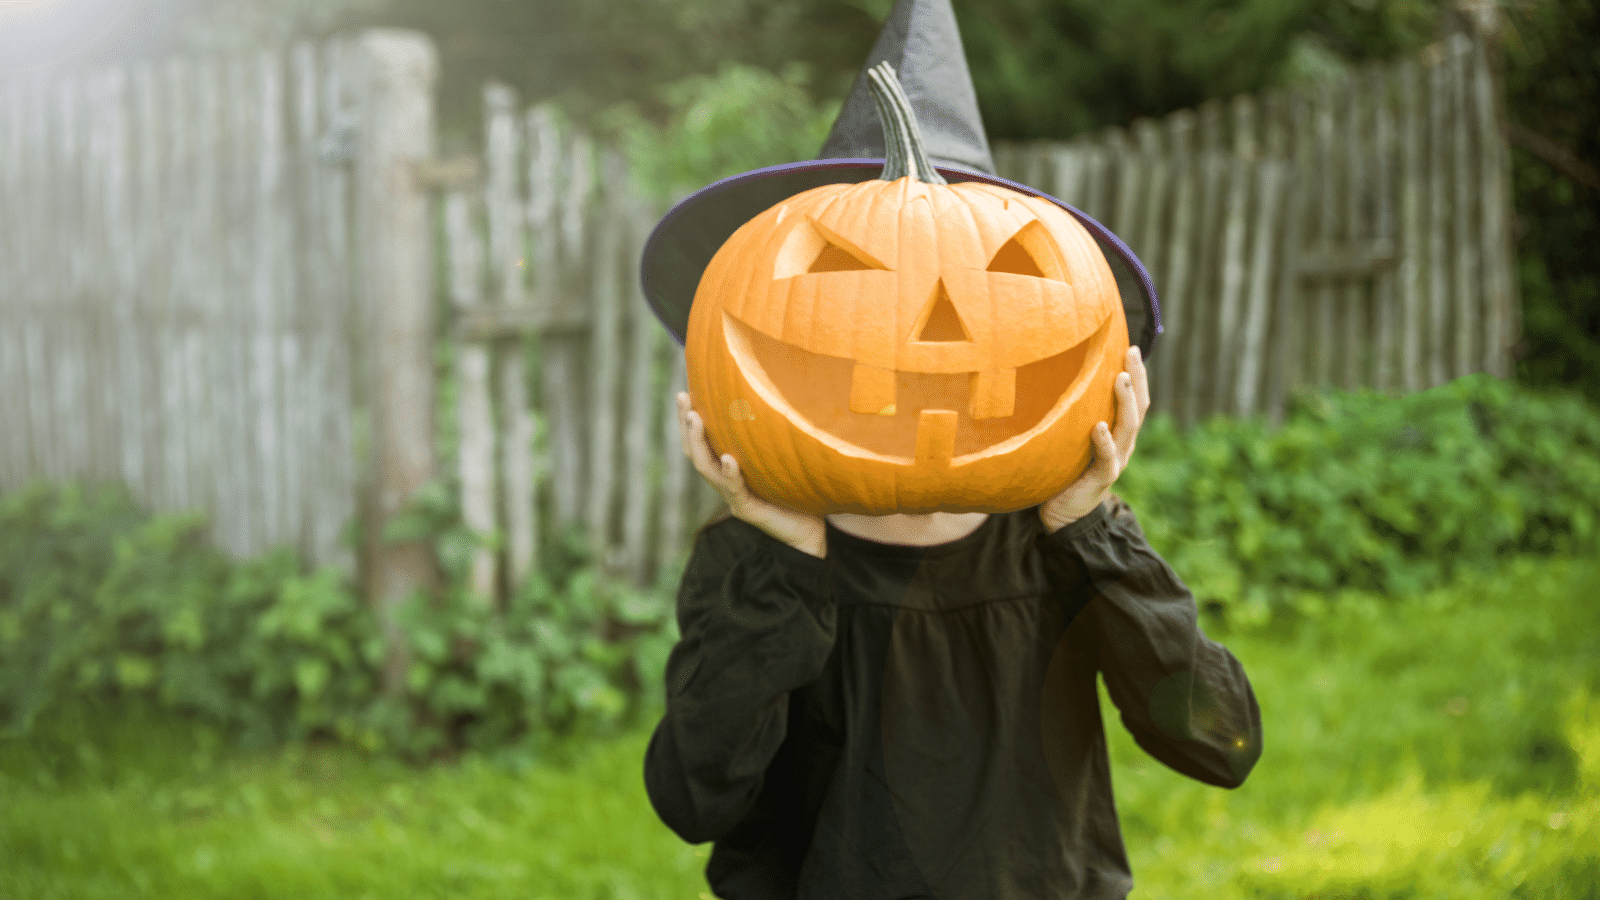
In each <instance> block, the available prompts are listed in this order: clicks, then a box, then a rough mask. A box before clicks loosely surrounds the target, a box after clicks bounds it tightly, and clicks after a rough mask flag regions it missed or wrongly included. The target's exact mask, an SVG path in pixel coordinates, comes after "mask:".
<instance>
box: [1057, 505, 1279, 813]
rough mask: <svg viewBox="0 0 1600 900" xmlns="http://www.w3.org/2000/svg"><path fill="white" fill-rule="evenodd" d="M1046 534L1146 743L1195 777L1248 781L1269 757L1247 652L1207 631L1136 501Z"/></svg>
mask: <svg viewBox="0 0 1600 900" xmlns="http://www.w3.org/2000/svg"><path fill="white" fill-rule="evenodd" d="M1039 540H1040V545H1039V546H1040V552H1041V554H1042V555H1043V558H1044V562H1045V570H1046V572H1047V574H1048V575H1049V577H1050V579H1051V582H1052V585H1053V586H1054V587H1055V588H1056V589H1057V590H1059V591H1060V592H1062V594H1063V596H1065V597H1068V598H1072V600H1075V601H1076V603H1077V604H1081V612H1079V613H1078V620H1076V621H1074V624H1073V627H1074V628H1075V629H1083V632H1082V634H1083V639H1084V640H1085V641H1086V642H1087V643H1088V644H1090V645H1092V646H1093V648H1094V653H1095V655H1096V657H1097V658H1098V661H1099V668H1100V672H1101V675H1102V677H1103V678H1104V679H1105V682H1106V693H1108V694H1110V696H1111V700H1112V702H1114V703H1115V704H1116V705H1117V709H1118V710H1120V711H1121V713H1122V724H1123V726H1124V727H1126V728H1127V729H1128V732H1129V733H1130V734H1132V735H1133V738H1134V740H1135V741H1137V742H1138V744H1139V746H1140V747H1143V748H1144V750H1145V752H1146V753H1149V754H1150V755H1151V756H1153V757H1155V758H1156V759H1158V760H1160V761H1161V762H1162V763H1165V764H1166V765H1167V766H1169V767H1171V768H1172V769H1174V770H1175V771H1177V772H1180V773H1182V774H1184V775H1187V776H1189V777H1190V778H1194V779H1197V780H1199V781H1203V782H1205V783H1207V784H1212V785H1216V786H1218V787H1229V788H1232V787H1238V786H1239V785H1240V784H1243V783H1244V779H1245V776H1246V775H1248V774H1249V773H1250V770H1251V769H1252V768H1254V766H1255V764H1256V760H1257V759H1258V758H1260V756H1261V710H1260V708H1259V707H1258V706H1257V704H1256V697H1255V692H1254V691H1253V690H1252V689H1251V687H1250V680H1249V679H1248V678H1247V677H1245V672H1244V667H1243V666H1242V665H1240V663H1239V660H1237V659H1235V658H1234V656H1233V654H1232V653H1230V652H1229V651H1228V649H1227V648H1226V647H1224V646H1222V645H1221V644H1219V643H1217V642H1216V641H1213V640H1211V639H1210V638H1208V637H1206V636H1205V634H1204V633H1203V632H1202V631H1201V630H1200V625H1199V615H1198V611H1197V609H1196V607H1195V602H1194V595H1193V594H1192V593H1190V591H1189V588H1188V587H1187V586H1185V585H1184V583H1183V582H1182V581H1181V580H1179V578H1178V576H1177V574H1176V573H1175V572H1173V571H1172V569H1171V568H1170V567H1169V566H1168V565H1167V564H1166V561H1165V560H1163V559H1162V558H1161V557H1160V556H1159V555H1157V554H1156V552H1155V550H1153V549H1151V547H1150V545H1149V543H1147V542H1146V541H1145V536H1144V532H1143V530H1142V529H1140V527H1139V521H1138V519H1137V518H1135V517H1134V514H1133V510H1132V509H1130V508H1129V507H1128V505H1127V504H1126V503H1124V502H1123V501H1122V499H1121V498H1120V497H1117V496H1116V495H1114V494H1113V495H1112V496H1111V498H1110V499H1109V500H1107V501H1106V502H1105V503H1102V504H1101V505H1100V507H1099V508H1097V509H1096V510H1095V511H1094V512H1092V513H1090V514H1089V515H1087V516H1085V517H1083V518H1082V519H1079V520H1077V521H1076V522H1073V523H1071V524H1069V525H1067V526H1065V527H1063V528H1060V529H1058V530H1056V531H1055V532H1054V533H1051V534H1046V535H1043V536H1041V537H1040V539H1039ZM1069 602H1070V601H1069Z"/></svg>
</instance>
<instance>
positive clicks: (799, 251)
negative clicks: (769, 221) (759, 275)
mask: <svg viewBox="0 0 1600 900" xmlns="http://www.w3.org/2000/svg"><path fill="white" fill-rule="evenodd" d="M883 268H885V266H884V265H883V264H882V263H880V262H878V261H877V260H875V259H873V258H872V257H871V255H869V254H868V253H867V252H866V251H865V250H862V249H861V248H860V247H857V246H855V245H854V244H852V243H850V242H849V241H847V240H845V239H844V238H842V237H840V236H839V235H837V234H834V233H833V232H832V231H830V230H828V229H827V228H825V227H824V226H822V225H820V224H818V223H817V222H816V220H814V219H806V220H804V221H802V222H800V223H799V224H797V225H796V226H795V227H794V229H793V230H792V231H790V232H789V234H788V236H786V237H785V238H784V239H783V246H782V247H780V248H778V254H777V258H776V259H775V260H774V261H773V267H772V277H773V278H793V277H794V276H796V275H810V274H812V273H814V272H853V271H860V270H862V269H883Z"/></svg>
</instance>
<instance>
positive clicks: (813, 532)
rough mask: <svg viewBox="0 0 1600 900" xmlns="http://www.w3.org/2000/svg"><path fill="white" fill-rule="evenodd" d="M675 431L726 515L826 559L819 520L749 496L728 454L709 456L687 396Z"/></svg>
mask: <svg viewBox="0 0 1600 900" xmlns="http://www.w3.org/2000/svg"><path fill="white" fill-rule="evenodd" d="M678 429H679V431H680V432H681V434H682V435H683V455H684V456H687V457H689V460H690V461H691V462H693V463H694V467H695V471H697V472H699V473H700V475H701V477H703V478H705V480H706V481H709V482H711V486H712V487H714V488H716V489H717V493H719V494H721V495H722V499H723V500H725V501H727V504H728V510H729V511H730V512H732V513H733V514H734V515H735V516H738V517H739V518H741V519H743V520H745V521H746V522H749V523H750V524H751V525H754V526H755V527H757V528H759V529H761V530H762V531H765V532H766V533H767V534H770V535H772V536H773V537H775V538H777V539H778V540H780V541H783V542H784V543H785V544H788V545H789V546H791V547H795V548H797V549H799V550H802V551H804V552H806V553H809V554H811V555H812V556H816V557H819V558H820V557H826V556H827V534H828V529H827V525H826V524H825V523H824V522H823V519H822V517H821V516H813V515H809V514H806V513H801V512H796V511H795V510H792V509H789V508H787V507H783V506H778V505H777V504H775V503H769V502H767V501H765V500H762V499H761V498H760V497H757V496H756V495H754V494H752V493H750V489H749V488H747V487H745V484H744V476H743V475H742V474H740V473H739V463H738V461H737V460H735V459H734V458H733V455H732V454H723V456H722V459H721V460H720V461H719V460H717V459H716V458H715V457H713V456H712V454H711V444H710V442H708V441H707V440H706V432H705V424H704V423H703V422H701V421H700V414H699V413H697V412H695V411H694V409H693V408H691V407H690V405H689V395H688V394H686V393H682V392H679V394H678Z"/></svg>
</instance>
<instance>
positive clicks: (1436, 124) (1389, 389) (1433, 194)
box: [995, 34, 1520, 425]
mask: <svg viewBox="0 0 1600 900" xmlns="http://www.w3.org/2000/svg"><path fill="white" fill-rule="evenodd" d="M1500 96H1501V90H1500V88H1499V86H1498V84H1497V83H1496V81H1495V74H1494V72H1493V71H1492V70H1491V68H1490V67H1489V65H1488V62H1487V59H1486V54H1485V50H1484V48H1483V46H1482V45H1481V44H1478V43H1475V42H1474V41H1472V40H1471V39H1469V38H1467V37H1466V36H1464V35H1459V34H1458V35H1456V36H1454V37H1453V38H1451V39H1450V40H1448V41H1446V42H1443V43H1441V44H1439V45H1436V46H1435V47H1434V48H1432V49H1431V50H1430V51H1429V52H1428V53H1425V54H1424V55H1423V56H1422V58H1421V59H1410V60H1405V61H1402V62H1400V63H1398V64H1389V65H1378V66H1372V67H1370V68H1368V69H1366V70H1364V71H1363V72H1361V73H1360V74H1359V75H1358V76H1356V77H1352V78H1349V79H1347V80H1345V81H1343V82H1341V83H1335V84H1328V85H1326V86H1324V87H1322V88H1320V89H1318V90H1315V91H1312V92H1307V93H1281V92H1279V93H1268V94H1266V95H1263V96H1259V97H1254V96H1241V97H1235V98H1233V100H1232V101H1231V102H1229V103H1221V102H1213V103H1208V104H1206V105H1204V106H1202V107H1200V108H1199V109H1198V110H1183V111H1180V112H1176V113H1173V114H1171V115H1169V116H1167V117H1165V118H1164V119H1161V120H1160V121H1151V120H1144V121H1140V122H1136V123H1134V124H1133V125H1132V126H1131V128H1129V129H1127V130H1123V129H1110V130H1108V131H1106V132H1103V133H1100V134H1096V135H1093V136H1090V137H1087V138H1084V139H1081V140H1077V141H1071V142H1065V143H1052V142H1044V143H1032V144H1022V145H999V146H997V147H996V152H995V161H996V167H997V169H998V170H999V173H1000V174H1001V175H1004V176H1006V177H1009V178H1012V179H1014V180H1018V181H1021V182H1023V183H1025V184H1029V185H1032V186H1034V187H1037V188H1039V189H1041V190H1044V191H1046V192H1047V193H1050V194H1052V195H1054V196H1056V197H1059V198H1061V199H1062V200H1065V201H1066V202H1068V203H1071V204H1073V205H1074V206H1077V207H1079V208H1080V209H1082V210H1083V211H1084V212H1087V213H1089V214H1090V215H1092V216H1094V217H1095V218H1096V219H1098V220H1100V221H1101V222H1103V223H1105V224H1106V225H1108V226H1109V227H1110V228H1111V229H1112V230H1113V231H1115V232H1116V233H1117V234H1118V235H1119V236H1120V237H1122V238H1123V240H1124V241H1126V242H1127V243H1128V245H1129V246H1130V247H1131V248H1132V249H1133V250H1134V252H1135V253H1137V254H1138V255H1139V257H1140V259H1141V260H1142V261H1143V262H1144V263H1145V265H1146V267H1147V268H1148V269H1149V270H1150V272H1151V274H1152V276H1153V277H1154V279H1155V284H1156V286H1157V290H1158V291H1159V292H1160V299H1161V317H1162V324H1163V326H1164V328H1165V333H1164V334H1163V335H1162V337H1161V338H1160V340H1159V342H1158V344H1157V347H1156V351H1155V353H1154V354H1153V355H1152V359H1151V364H1150V376H1151V397H1152V399H1151V408H1152V410H1157V411H1167V412H1170V413H1172V414H1174V415H1175V416H1177V417H1178V419H1179V421H1180V422H1182V423H1184V424H1185V425H1187V424H1191V423H1193V422H1196V421H1198V420H1200V419H1202V418H1205V417H1206V416H1209V415H1213V414H1223V415H1230V416H1247V415H1256V414H1261V415H1265V416H1267V417H1268V418H1269V419H1270V420H1271V421H1272V422H1274V423H1276V422H1278V421H1280V420H1281V417H1282V415H1283V412H1284V410H1285V408H1286V404H1287V402H1288V400H1289V399H1290V398H1291V396H1292V395H1293V393H1294V392H1295V391H1296V390H1298V389H1311V390H1324V389H1329V388H1339V389H1343V390H1356V389H1361V388H1366V389H1371V390H1377V391H1383V392H1386V393H1390V394H1394V393H1398V392H1411V391H1417V390H1423V389H1426V388H1429V387H1433V386H1435V385H1438V384H1441V383H1443V382H1445V381H1448V380H1450V379H1453V378H1457V377H1460V376H1462V375H1466V374H1468V373H1471V372H1478V371H1485V372H1490V373H1493V374H1494V375H1496V376H1500V377H1505V376H1507V375H1508V374H1509V373H1510V372H1511V365H1512V364H1511V357H1510V354H1511V347H1512V345H1513V344H1514V343H1515V340H1516V336H1517V334H1518V332H1519V329H1520V324H1519V319H1518V304H1517V298H1516V294H1515V280H1514V278H1513V274H1512V273H1513V255H1512V242H1511V236H1510V221H1511V216H1510V183H1509V179H1510V173H1509V162H1508V157H1507V151H1506V146H1505V138H1504V135H1503V133H1502V128H1501V122H1502V116H1501V113H1500V110H1499V109H1498V108H1497V104H1498V103H1499V102H1500Z"/></svg>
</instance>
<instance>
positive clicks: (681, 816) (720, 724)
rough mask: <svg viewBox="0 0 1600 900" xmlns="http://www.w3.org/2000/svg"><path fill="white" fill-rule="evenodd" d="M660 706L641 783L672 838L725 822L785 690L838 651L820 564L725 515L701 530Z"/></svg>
mask: <svg viewBox="0 0 1600 900" xmlns="http://www.w3.org/2000/svg"><path fill="white" fill-rule="evenodd" d="M678 630H679V634H680V638H679V640H678V643H677V645H676V646H674V647H673V649H672V653H671V655H670V656H669V657H668V658H667V667H666V681H667V685H666V697H667V705H666V715H665V716H664V717H663V718H662V720H661V722H660V724H658V725H657V726H656V730H655V733H654V735H652V736H651V738H650V746H649V749H648V750H647V751H646V752H645V764H644V780H645V790H646V792H647V793H648V794H649V796H650V804H651V805H652V806H653V807H655V810H656V814H657V815H658V816H660V817H661V821H662V822H664V823H666V825H667V827H668V828H671V829H672V830H673V831H674V832H676V833H677V835H678V836H679V837H681V838H683V839H684V840H685V841H687V842H688V843H691V844H699V843H703V842H705V841H709V840H715V839H717V838H718V837H720V836H722V835H724V834H726V833H727V832H728V831H730V830H732V829H733V827H734V826H735V825H737V824H738V823H739V821H740V820H741V819H742V818H743V817H744V816H745V814H746V813H747V812H749V810H750V808H751V807H752V806H753V805H754V804H755V802H756V798H757V797H758V796H759V795H760V793H761V787H762V783H763V781H764V779H765V777H766V770H767V765H768V764H769V763H770V762H771V761H772V758H773V756H774V755H776V754H777V752H778V748H779V747H780V746H781V745H782V744H783V739H784V736H785V734H786V728H787V724H788V723H787V718H788V709H789V703H788V699H789V692H790V691H792V690H794V689H796V688H799V687H802V686H804V685H806V684H809V683H811V682H812V681H813V680H815V679H816V677H817V676H818V675H819V674H820V673H821V672H822V668H823V666H824V665H825V664H826V663H827V660H828V655H829V654H830V653H831V652H832V650H833V640H834V604H833V599H832V596H831V594H830V593H829V589H828V580H827V561H826V560H823V559H820V558H818V557H815V556H812V555H811V554H809V553H806V552H804V551H801V550H797V549H795V548H794V547H791V546H789V545H788V544H785V543H783V542H782V541H779V540H776V539H774V538H772V537H770V536H769V535H767V534H765V533H764V532H762V531H761V530H759V529H757V528H755V527H754V526H752V525H750V524H749V523H747V522H744V521H742V520H739V519H728V520H726V521H723V522H719V523H716V524H715V525H712V526H708V527H707V528H705V529H703V530H702V531H701V533H700V536H699V537H698V538H697V539H696V541H695V546H694V550H693V552H692V553H691V554H690V557H689V562H688V565H687V566H686V567H685V571H684V575H683V580H682V582H681V583H680V584H679V588H678Z"/></svg>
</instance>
